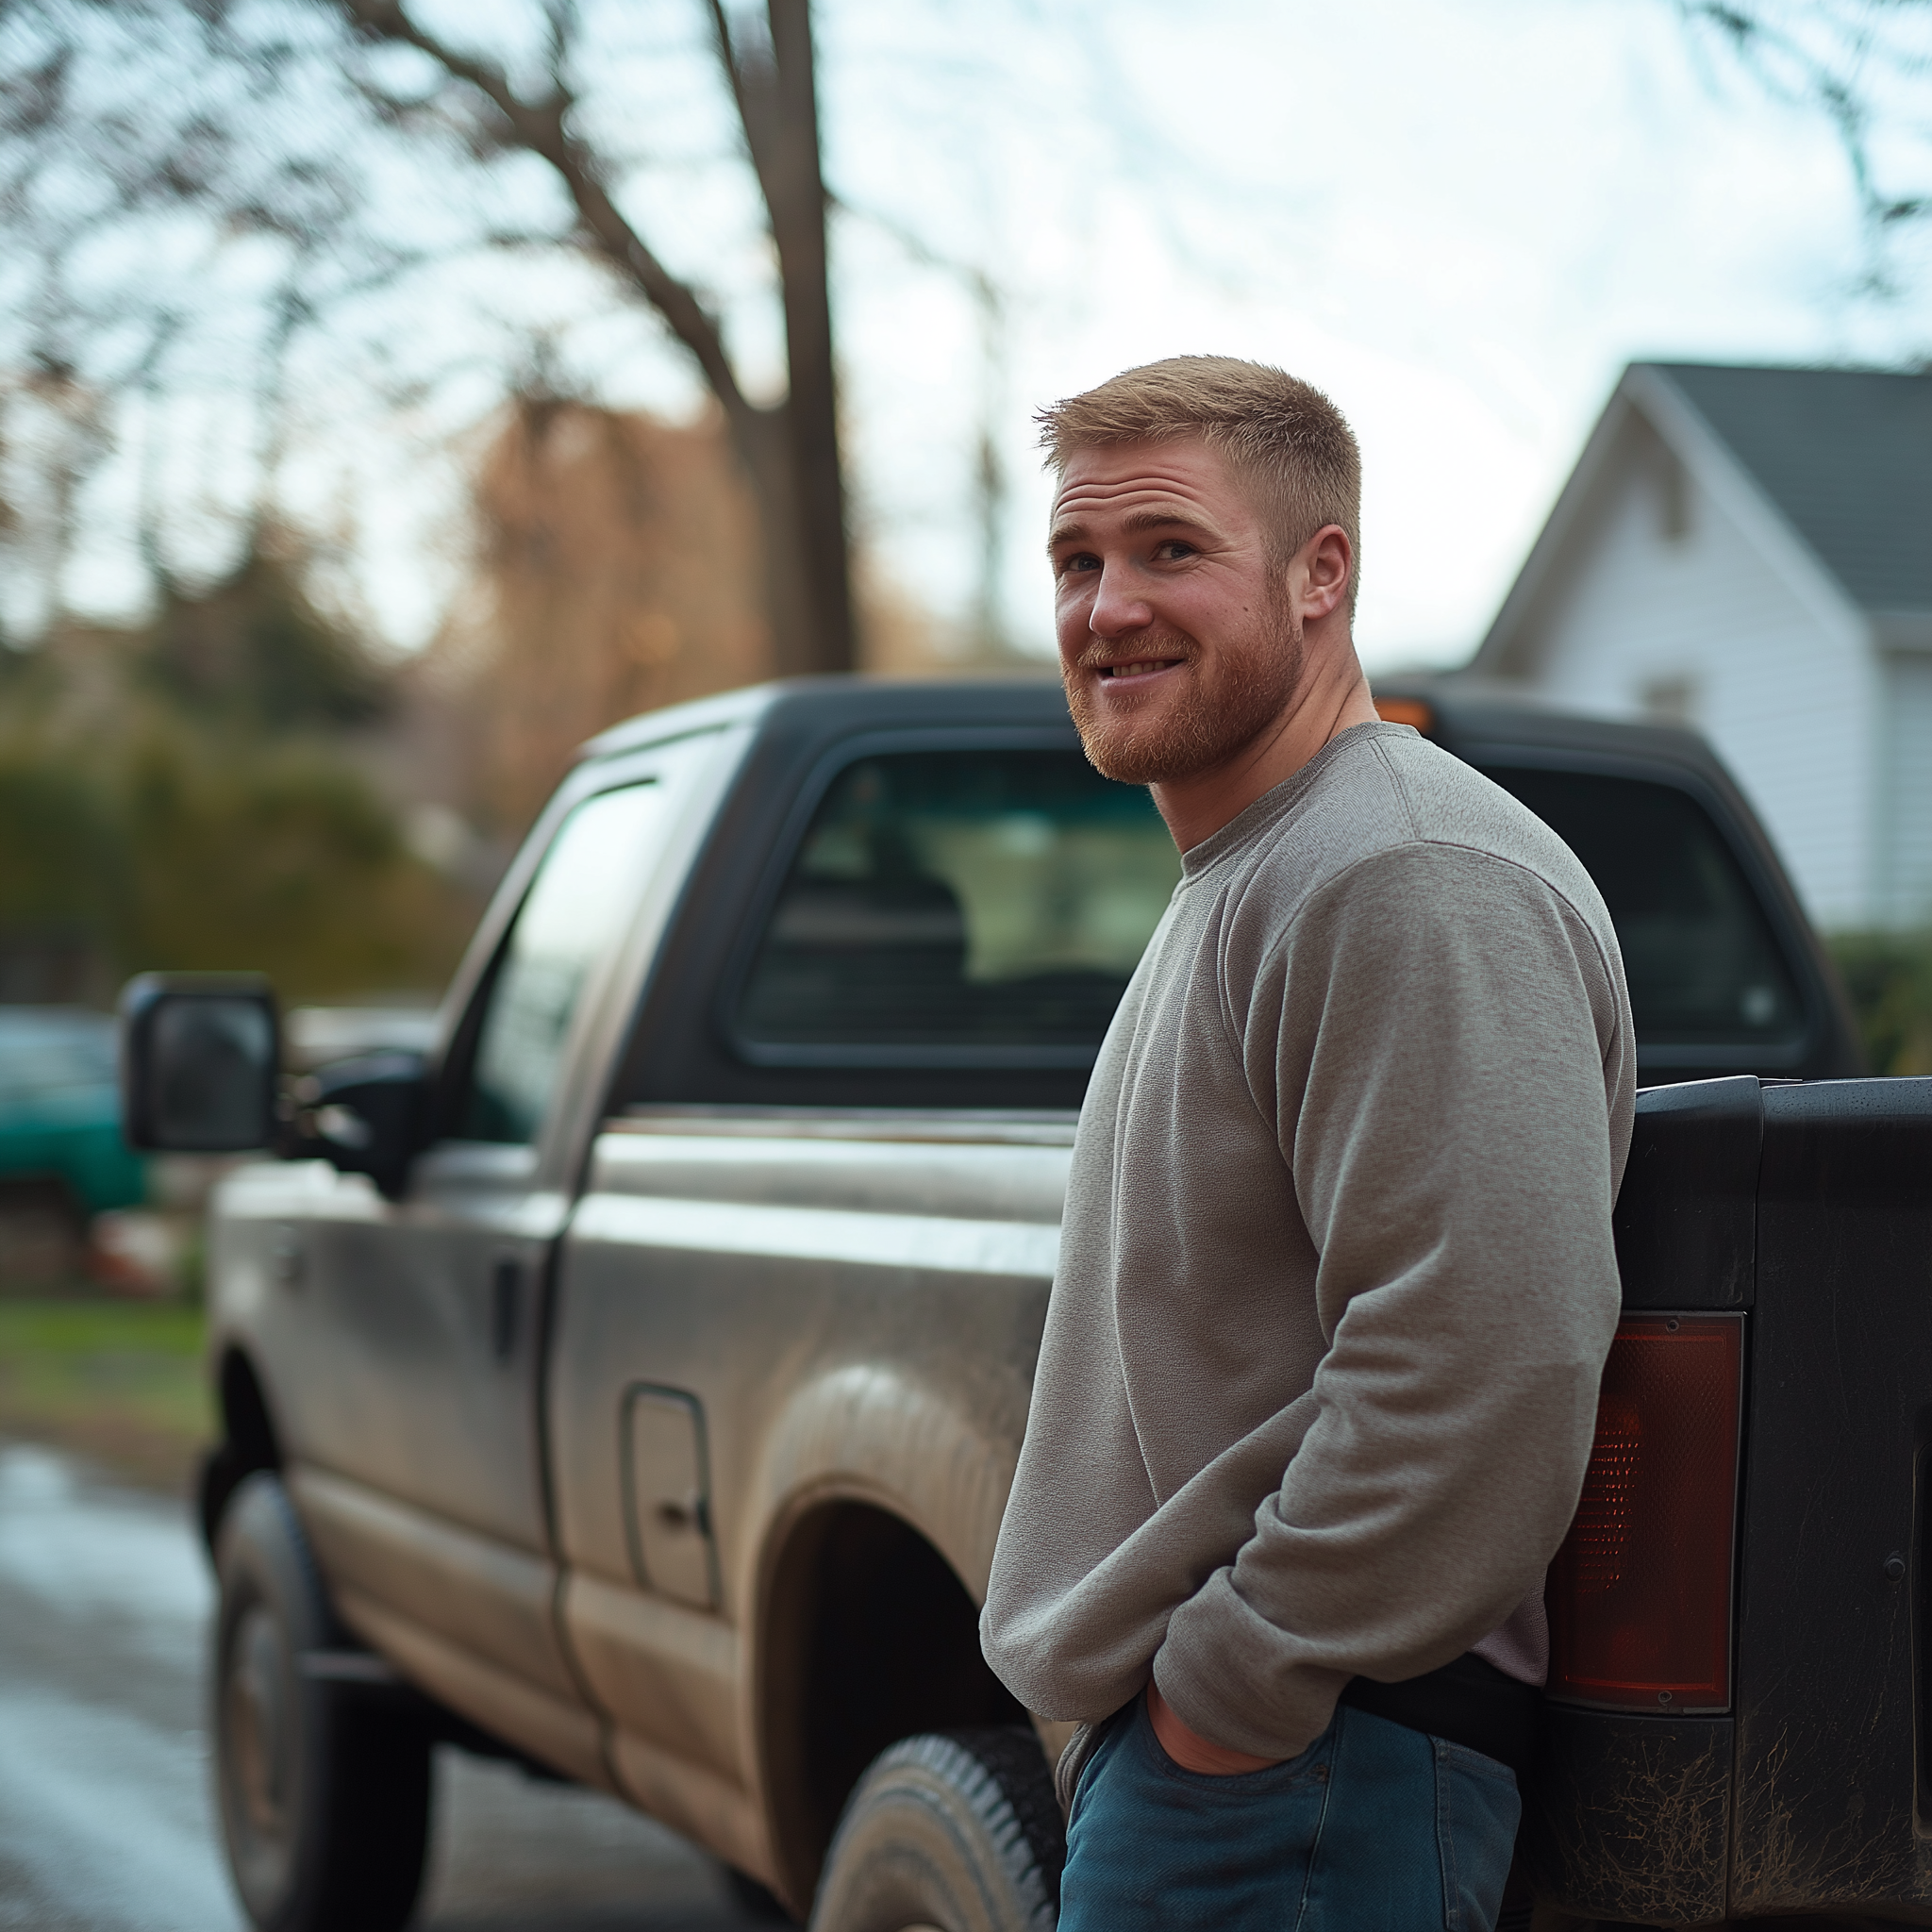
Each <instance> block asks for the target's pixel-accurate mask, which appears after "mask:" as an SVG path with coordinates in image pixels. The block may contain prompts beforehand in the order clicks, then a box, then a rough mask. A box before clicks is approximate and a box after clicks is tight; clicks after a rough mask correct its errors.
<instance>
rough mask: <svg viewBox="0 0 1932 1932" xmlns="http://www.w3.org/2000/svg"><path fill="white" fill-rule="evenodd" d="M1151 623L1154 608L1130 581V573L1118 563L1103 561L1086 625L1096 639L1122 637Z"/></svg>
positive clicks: (1132, 575) (1131, 578)
mask: <svg viewBox="0 0 1932 1932" xmlns="http://www.w3.org/2000/svg"><path fill="white" fill-rule="evenodd" d="M1153 622H1154V607H1153V606H1152V605H1151V604H1149V603H1148V601H1147V599H1146V598H1145V597H1144V596H1143V595H1142V594H1141V589H1140V586H1139V585H1138V584H1137V583H1135V582H1134V574H1133V572H1131V571H1130V570H1126V569H1124V568H1123V567H1122V566H1121V565H1119V564H1112V563H1109V564H1107V565H1105V566H1104V567H1103V568H1102V570H1101V573H1100V582H1099V585H1098V586H1097V587H1096V589H1095V590H1094V592H1093V608H1092V609H1091V611H1090V612H1089V613H1088V616H1087V628H1088V629H1089V630H1091V632H1092V633H1093V635H1094V636H1095V637H1097V638H1118V637H1125V636H1127V635H1129V634H1130V633H1131V632H1134V631H1137V630H1145V629H1146V628H1147V626H1148V625H1150V624H1152V623H1153Z"/></svg>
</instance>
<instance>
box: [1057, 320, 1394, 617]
mask: <svg viewBox="0 0 1932 1932" xmlns="http://www.w3.org/2000/svg"><path fill="white" fill-rule="evenodd" d="M1037 421H1038V422H1039V424H1040V442H1041V448H1042V449H1044V450H1045V451H1046V459H1047V462H1048V464H1049V466H1050V467H1051V468H1053V469H1056V470H1061V471H1063V470H1065V468H1066V466H1067V459H1068V458H1070V457H1071V456H1073V455H1074V452H1075V451H1077V450H1083V449H1104V448H1106V447H1107V446H1108V444H1110V443H1121V442H1162V441H1168V440H1169V439H1171V438H1174V437H1177V436H1198V437H1200V438H1201V439H1202V441H1204V442H1206V443H1207V444H1208V447H1209V448H1210V449H1214V450H1217V451H1219V452H1220V454H1221V455H1222V456H1223V457H1224V458H1226V459H1227V461H1228V462H1229V463H1230V464H1231V465H1232V466H1233V467H1234V469H1235V470H1236V471H1238V472H1239V473H1240V474H1241V475H1242V476H1243V477H1244V478H1246V479H1247V480H1248V481H1249V482H1250V483H1251V484H1252V485H1253V486H1254V487H1255V489H1256V492H1257V496H1258V498H1259V505H1260V508H1261V509H1262V512H1263V514H1264V516H1265V517H1266V518H1267V520H1268V522H1269V525H1270V526H1271V537H1272V541H1273V544H1274V550H1275V554H1276V555H1277V556H1278V557H1279V558H1281V559H1282V560H1284V561H1286V559H1287V558H1291V557H1292V556H1293V555H1294V554H1295V552H1296V551H1297V550H1299V549H1300V548H1301V547H1302V545H1303V544H1304V543H1306V542H1307V541H1308V539H1309V538H1310V537H1312V536H1313V535H1314V534H1315V532H1316V531H1317V530H1320V529H1323V528H1324V527H1325V526H1326V525H1329V524H1338V525H1341V529H1342V531H1343V533H1344V534H1345V535H1346V536H1347V538H1348V545H1349V549H1350V551H1351V552H1352V553H1353V554H1354V558H1355V568H1354V570H1353V571H1352V572H1351V573H1350V575H1349V583H1348V608H1349V609H1350V611H1351V612H1353V611H1354V609H1355V596H1356V586H1357V583H1358V582H1359V581H1360V578H1361V520H1362V454H1361V449H1360V447H1359V446H1358V445H1357V442H1356V440H1355V432H1354V431H1353V430H1352V429H1350V427H1349V426H1348V419H1347V418H1346V417H1345V416H1343V415H1342V413H1341V410H1340V409H1338V408H1336V407H1335V405H1334V404H1333V403H1331V402H1330V401H1329V400H1328V398H1327V397H1326V396H1324V394H1323V393H1322V391H1320V390H1318V389H1316V388H1315V387H1314V386H1313V385H1312V384H1310V383H1306V382H1302V381H1299V380H1298V379H1297V378H1296V377H1294V376H1292V375H1289V374H1288V373H1287V372H1286V371H1285V370H1281V369H1274V368H1272V367H1270V365H1269V364H1267V363H1265V362H1244V361H1242V360H1241V358H1239V357H1235V356H1170V357H1169V358H1167V359H1166V360H1165V361H1164V362H1148V363H1145V364H1143V365H1142V366H1141V368H1139V369H1124V370H1123V371H1122V372H1121V373H1120V375H1114V376H1109V377H1108V380H1107V381H1105V382H1103V383H1102V384H1101V385H1100V386H1099V388H1098V389H1090V390H1089V391H1087V392H1086V393H1085V394H1084V395H1077V396H1068V397H1066V398H1065V399H1064V400H1063V401H1060V402H1058V403H1053V404H1050V405H1049V406H1048V407H1047V408H1044V409H1041V411H1040V414H1039V416H1038V418H1037Z"/></svg>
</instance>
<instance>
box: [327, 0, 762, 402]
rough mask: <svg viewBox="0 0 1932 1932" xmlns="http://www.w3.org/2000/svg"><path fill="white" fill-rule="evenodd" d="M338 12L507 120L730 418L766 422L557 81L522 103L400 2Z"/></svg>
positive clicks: (363, 2)
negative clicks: (623, 207)
mask: <svg viewBox="0 0 1932 1932" xmlns="http://www.w3.org/2000/svg"><path fill="white" fill-rule="evenodd" d="M337 4H338V5H339V6H340V7H341V10H342V12H343V14H344V15H345V16H346V17H347V18H348V20H349V22H350V23H351V25H354V26H355V27H356V28H357V29H358V31H359V32H360V33H361V34H362V35H363V36H364V37H365V38H366V39H370V40H377V41H387V42H391V43H392V44H400V45H403V46H409V47H414V48H415V49H416V50H417V51H418V52H419V53H423V54H426V55H427V56H428V57H429V58H430V59H432V60H434V61H435V62H436V63H437V65H438V66H439V67H441V69H442V70H443V72H444V73H445V74H447V75H450V77H451V78H452V79H455V80H459V81H461V82H463V83H464V84H465V85H466V86H468V87H471V88H474V89H475V91H476V92H478V93H480V94H481V95H482V96H483V97H484V99H486V100H487V101H488V102H489V103H490V104H491V107H493V108H495V109H496V111H497V112H498V113H499V114H500V115H501V116H502V117H503V120H504V122H505V124H506V125H507V126H508V132H509V136H510V139H511V140H512V141H513V142H514V143H515V144H516V145H517V146H518V147H521V148H524V149H525V150H526V151H527V152H529V153H531V154H534V155H537V156H539V157H540V158H542V159H543V160H546V161H548V162H549V163H550V165H551V167H552V168H554V169H555V170H556V171H557V174H558V178H559V179H560V180H561V181H562V182H563V185H564V187H565V188H566V189H567V190H568V191H569V193H570V197H571V200H572V202H573V203H574V204H575V208H576V211H577V218H578V220H579V221H580V222H581V223H582V224H583V225H584V228H585V229H586V231H587V232H588V233H589V234H590V236H591V239H592V240H593V241H594V242H595V243H596V245H597V247H598V250H599V251H600V252H601V253H602V254H603V256H604V257H605V258H606V259H607V260H608V261H609V262H611V263H612V264H613V265H614V266H616V267H617V268H618V269H620V270H621V271H622V272H623V273H624V274H625V275H626V276H628V277H629V279H630V280H631V281H632V282H633V283H634V284H635V285H636V286H637V288H638V289H639V290H640V291H641V293H642V295H643V297H644V299H645V300H646V301H647V302H649V303H650V305H651V307H652V308H655V309H656V310H657V311H658V314H659V315H660V316H661V317H662V318H663V320H664V323H665V325H666V326H667V327H668V328H669V329H670V330H671V332H672V334H673V335H674V336H675V337H676V338H677V340H678V341H680V342H682V343H683V344H684V346H685V348H686V349H687V350H688V351H689V352H690V354H691V358H692V359H693V360H694V361H695V362H696V363H697V365H698V367H699V368H700V369H701V370H702V371H703V372H704V376H705V380H706V382H707V383H708V384H709V385H710V389H711V392H712V393H713V394H714V395H715V396H716V397H717V398H718V401H719V403H720V405H721V406H722V407H723V408H724V413H725V415H726V416H727V418H729V419H731V420H732V421H733V422H734V423H737V424H749V423H751V422H752V421H754V420H756V419H758V418H761V417H762V415H763V413H764V412H763V411H762V410H760V409H758V407H757V406H756V405H755V404H753V403H752V402H751V401H750V400H749V399H748V398H747V397H746V395H745V394H744V391H742V389H741V388H740V386H739V382H738V375H737V372H736V371H735V370H733V368H732V367H731V362H730V358H728V357H727V356H726V354H725V352H724V337H723V335H722V333H721V332H720V330H719V327H718V325H717V322H716V321H715V320H714V319H713V317H712V316H711V315H710V314H709V313H708V310H707V309H706V308H705V306H704V304H703V303H702V302H700V301H699V299H698V297H697V294H696V292H695V291H693V290H692V289H691V287H690V286H689V284H687V283H685V282H681V281H679V280H678V279H677V277H676V276H675V275H673V274H672V273H671V271H670V270H669V269H667V268H666V267H665V266H664V264H663V263H662V262H661V261H660V260H658V257H657V255H656V254H655V253H654V252H653V251H652V250H651V248H650V247H649V246H648V245H647V244H646V242H644V240H643V238H642V237H641V235H640V234H639V233H638V232H637V230H636V229H635V228H633V227H632V226H631V225H630V224H629V223H628V222H627V221H626V220H625V218H624V215H623V213H622V212H621V211H620V210H619V208H618V207H617V205H616V203H615V202H613V201H612V200H611V199H610V196H609V194H608V192H607V191H606V189H605V187H604V184H603V182H602V180H601V179H599V177H598V171H597V169H596V166H595V164H594V162H593V161H592V159H591V157H590V156H589V155H588V154H587V153H586V152H585V150H584V148H583V147H582V145H581V144H580V143H579V142H577V141H575V139H574V138H573V137H572V136H571V134H570V132H569V131H568V129H567V127H566V125H565V120H566V116H567V115H568V113H569V111H570V108H571V107H572V106H573V105H574V103H573V101H572V98H571V95H570V93H569V92H568V91H567V89H566V88H565V86H564V84H563V81H562V76H561V74H560V73H558V74H556V75H554V76H553V84H552V87H551V92H550V93H549V95H548V97H547V98H546V99H544V100H541V101H525V100H524V99H523V98H522V96H520V95H519V94H518V93H517V92H516V90H515V89H514V88H512V87H511V86H510V84H509V77H508V75H506V74H505V73H504V71H503V70H502V69H501V68H500V67H496V66H493V65H491V63H490V62H488V61H484V60H477V59H473V58H470V57H469V56H468V55H465V54H459V53H458V52H457V50H456V49H455V48H453V47H450V46H447V45H445V44H444V42H441V40H439V39H438V38H437V37H436V36H435V35H434V34H431V33H428V32H425V30H424V29H423V28H422V27H419V26H418V25H416V24H415V22H414V21H412V20H411V19H410V18H409V17H408V14H407V13H405V12H404V10H403V8H402V6H401V4H400V0H337Z"/></svg>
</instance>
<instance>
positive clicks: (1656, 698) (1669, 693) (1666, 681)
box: [1637, 676, 1704, 731]
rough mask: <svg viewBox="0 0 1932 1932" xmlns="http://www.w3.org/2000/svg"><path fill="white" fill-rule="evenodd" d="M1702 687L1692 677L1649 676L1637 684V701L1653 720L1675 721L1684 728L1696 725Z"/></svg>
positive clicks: (1688, 728)
mask: <svg viewBox="0 0 1932 1932" xmlns="http://www.w3.org/2000/svg"><path fill="white" fill-rule="evenodd" d="M1703 696H1704V692H1703V689H1702V687H1701V686H1700V685H1699V683H1698V681H1697V679H1696V678H1694V677H1681V676H1677V677H1652V678H1648V679H1646V680H1645V681H1644V682H1643V683H1642V684H1640V685H1639V686H1638V687H1637V702H1638V703H1639V704H1640V705H1641V707H1642V708H1643V715H1644V717H1645V718H1647V719H1648V720H1649V721H1650V723H1651V724H1679V725H1682V726H1683V727H1684V728H1685V729H1686V730H1691V731H1694V730H1695V729H1696V728H1697V716H1698V712H1699V710H1700V708H1701V707H1702V699H1703Z"/></svg>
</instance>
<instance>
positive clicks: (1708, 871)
mask: <svg viewBox="0 0 1932 1932" xmlns="http://www.w3.org/2000/svg"><path fill="white" fill-rule="evenodd" d="M1488 774H1489V776H1490V777H1491V778H1493V779H1494V780H1495V781H1496V783H1497V784H1499V785H1501V786H1502V787H1503V788H1504V789H1505V790H1506V791H1511V792H1513V793H1514V794H1515V795H1516V796H1517V797H1518V798H1520V799H1521V800H1522V801H1523V803H1524V805H1526V806H1528V808H1530V810H1531V811H1533V812H1535V813H1536V815H1537V817H1538V818H1540V819H1541V820H1542V822H1543V823H1544V824H1546V825H1548V826H1549V827H1550V828H1551V829H1552V830H1553V831H1554V832H1555V833H1556V834H1557V837H1558V838H1559V839H1561V840H1562V841H1563V842H1564V843H1565V844H1566V845H1568V846H1569V847H1570V849H1571V851H1573V852H1574V853H1575V855H1576V856H1577V858H1580V859H1581V860H1582V861H1583V863H1584V866H1585V869H1586V870H1587V871H1588V872H1589V874H1590V875H1591V878H1593V879H1594V880H1595V881H1596V885H1597V890H1598V891H1600V892H1602V894H1603V895H1604V901H1605V903H1606V904H1607V906H1608V907H1609V908H1610V918H1611V920H1612V921H1613V922H1614V923H1615V924H1616V928H1617V941H1618V943H1619V944H1620V945H1621V946H1622V947H1623V949H1624V973H1625V974H1627V975H1628V977H1629V981H1630V1007H1631V1012H1632V1016H1633V1017H1634V1018H1635V1020H1636V1022H1637V1038H1638V1040H1639V1041H1640V1042H1641V1043H1642V1044H1644V1045H1656V1046H1670V1045H1706V1044H1708V1045H1737V1046H1761V1045H1765V1044H1767V1043H1769V1042H1772V1041H1786V1040H1790V1039H1791V1038H1793V1037H1794V1036H1795V1035H1796V1034H1798V1033H1799V1032H1800V1031H1801V1030H1802V1027H1803V1013H1802V1009H1801V1008H1800V1006H1799V1003H1798V995H1797V991H1796V990H1795V988H1794V987H1793V985H1792V983H1791V977H1790V973H1789V972H1788V971H1787V970H1786V967H1785V963H1784V960H1783V959H1782V958H1780V956H1779V953H1778V948H1777V942H1776V941H1775V940H1774V939H1773V937H1772V934H1771V931H1770V928H1769V927H1768V926H1767V925H1766V924H1765V921H1764V915H1763V913H1762V912H1761V911H1760V910H1759V909H1758V905H1757V894H1756V893H1755V892H1753V891H1752V890H1751V887H1750V885H1749V883H1748V882H1747V881H1746V880H1745V878H1744V876H1743V874H1742V873H1740V871H1739V869H1738V861H1737V859H1736V858H1734V857H1733V856H1732V854H1731V851H1730V849H1729V847H1728V846H1727V845H1726V844H1725V843H1724V840H1723V839H1722V838H1721V837H1720V836H1719V834H1718V830H1717V827H1716V826H1715V825H1713V824H1711V822H1710V819H1709V817H1708V815H1707V813H1706V812H1705V810H1704V808H1702V807H1701V806H1700V805H1699V804H1698V803H1697V802H1696V800H1695V799H1693V798H1691V797H1689V796H1688V795H1687V794H1686V793H1684V792H1682V791H1677V790H1676V789H1675V788H1674V786H1670V785H1655V784H1649V783H1646V782H1644V781H1642V780H1641V779H1632V778H1622V777H1610V776H1607V775H1604V774H1594V773H1586V772H1549V771H1532V770H1527V769H1524V768H1522V767H1515V766H1496V767H1491V768H1488Z"/></svg>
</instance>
